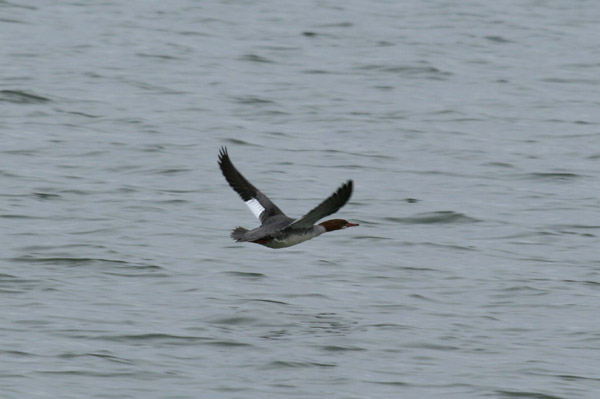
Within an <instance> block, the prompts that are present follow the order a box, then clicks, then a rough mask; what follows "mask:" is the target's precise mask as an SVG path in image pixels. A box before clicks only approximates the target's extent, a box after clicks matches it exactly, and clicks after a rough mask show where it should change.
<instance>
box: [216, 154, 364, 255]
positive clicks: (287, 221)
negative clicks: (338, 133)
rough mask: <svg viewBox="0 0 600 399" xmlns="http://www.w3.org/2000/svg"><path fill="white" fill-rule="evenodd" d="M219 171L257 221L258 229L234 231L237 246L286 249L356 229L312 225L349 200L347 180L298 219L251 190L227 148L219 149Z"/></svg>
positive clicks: (342, 223)
mask: <svg viewBox="0 0 600 399" xmlns="http://www.w3.org/2000/svg"><path fill="white" fill-rule="evenodd" d="M219 167H220V168H221V171H222V172H223V176H225V179H226V180H227V182H228V183H229V185H230V186H231V187H232V188H233V189H234V191H235V192H237V193H238V194H239V196H240V197H241V198H242V200H243V201H244V202H245V203H246V205H247V206H248V208H250V210H251V211H252V213H253V214H254V215H255V216H256V217H257V218H258V219H259V220H260V222H261V225H260V226H259V227H257V228H255V229H252V230H248V229H245V228H243V227H237V228H235V229H234V230H233V232H232V233H231V238H233V239H234V240H235V241H238V242H244V241H245V242H253V243H256V244H261V245H264V246H266V247H269V248H285V247H290V246H292V245H296V244H299V243H301V242H304V241H307V240H310V239H311V238H314V237H317V236H319V235H321V234H323V233H325V232H328V231H333V230H340V229H344V228H347V227H352V226H358V224H354V223H350V222H348V221H346V220H343V219H332V220H328V221H326V222H323V223H320V224H317V225H315V224H314V223H315V222H316V221H318V220H319V219H321V218H323V217H325V216H327V215H331V214H332V213H335V212H337V211H338V210H339V209H340V208H341V207H342V206H344V204H345V203H346V202H347V201H348V199H350V195H351V194H352V180H348V181H347V182H346V183H344V184H343V185H342V186H341V187H340V188H338V189H337V191H336V192H335V193H333V194H332V195H331V196H329V198H327V199H326V200H325V201H323V202H322V203H321V204H320V205H319V206H317V207H316V208H314V209H313V210H311V211H310V212H308V213H307V214H306V215H304V216H302V217H301V218H298V219H292V218H290V217H288V216H286V215H285V214H284V213H283V212H282V211H281V210H280V209H279V208H278V207H277V206H276V205H275V204H274V203H273V202H271V200H270V199H269V198H268V197H267V196H266V195H264V194H263V193H262V192H261V191H260V190H258V189H257V188H256V187H254V186H253V185H252V184H251V183H250V182H249V181H248V180H246V178H245V177H244V176H243V175H242V174H241V173H240V172H239V171H238V170H237V169H236V168H235V166H233V164H232V163H231V160H230V159H229V155H228V153H227V148H225V147H223V148H221V152H220V153H219Z"/></svg>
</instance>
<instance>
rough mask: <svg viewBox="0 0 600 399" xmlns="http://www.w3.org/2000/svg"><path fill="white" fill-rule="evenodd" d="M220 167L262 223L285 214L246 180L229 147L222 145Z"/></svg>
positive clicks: (232, 186) (230, 183)
mask: <svg viewBox="0 0 600 399" xmlns="http://www.w3.org/2000/svg"><path fill="white" fill-rule="evenodd" d="M219 167H220V168H221V172H223V176H225V179H226V180H227V182H228V183H229V185H230V186H231V188H233V189H234V190H235V192H236V193H238V194H239V196H240V197H241V198H242V200H243V201H244V202H245V203H246V205H248V208H250V210H251V211H252V213H253V214H254V216H256V217H257V218H258V220H260V222H261V223H263V222H264V221H265V220H266V219H267V218H268V217H270V216H275V215H279V214H281V215H283V212H281V210H280V209H279V208H277V206H276V205H275V204H274V203H273V202H271V200H270V199H269V198H267V196H266V195H264V194H263V193H261V192H260V190H258V189H257V188H256V187H254V186H253V185H252V184H251V183H250V182H249V181H248V180H246V178H245V177H244V176H242V174H241V173H240V172H239V171H238V170H237V169H236V168H235V166H233V164H232V163H231V160H230V159H229V154H228V153H227V147H221V151H220V152H219Z"/></svg>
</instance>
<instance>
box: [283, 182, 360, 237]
mask: <svg viewBox="0 0 600 399" xmlns="http://www.w3.org/2000/svg"><path fill="white" fill-rule="evenodd" d="M350 195H352V180H348V181H347V182H346V183H344V184H342V185H341V186H340V188H338V189H337V190H336V192H335V193H333V194H331V195H330V196H329V198H327V199H326V200H325V201H323V202H321V203H320V204H319V205H318V206H317V207H315V208H314V209H313V210H311V211H310V212H308V213H307V214H306V215H304V216H302V217H301V218H298V219H296V220H294V221H293V222H292V223H290V224H289V225H288V226H286V228H293V229H297V228H303V227H310V226H312V225H313V224H315V222H316V221H317V220H319V219H321V218H324V217H325V216H327V215H331V214H332V213H336V212H337V211H338V210H339V209H340V208H341V207H342V206H344V204H345V203H346V202H348V200H349V199H350Z"/></svg>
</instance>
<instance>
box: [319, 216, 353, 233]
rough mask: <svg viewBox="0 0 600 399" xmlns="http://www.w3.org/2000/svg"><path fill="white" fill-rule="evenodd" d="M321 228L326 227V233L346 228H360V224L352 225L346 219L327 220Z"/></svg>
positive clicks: (321, 224)
mask: <svg viewBox="0 0 600 399" xmlns="http://www.w3.org/2000/svg"><path fill="white" fill-rule="evenodd" d="M319 226H323V227H325V231H333V230H341V229H345V228H346V227H353V226H358V223H356V224H355V223H350V222H349V221H347V220H344V219H331V220H326V221H324V222H323V223H319Z"/></svg>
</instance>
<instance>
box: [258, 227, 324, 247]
mask: <svg viewBox="0 0 600 399" xmlns="http://www.w3.org/2000/svg"><path fill="white" fill-rule="evenodd" d="M320 234H321V231H318V230H317V231H308V232H305V233H297V234H289V235H287V236H285V237H281V238H273V239H271V240H269V241H267V242H266V243H264V244H263V245H264V246H266V247H269V248H286V247H291V246H292V245H296V244H300V243H301V242H304V241H308V240H310V239H311V238H315V237H316V236H318V235H320Z"/></svg>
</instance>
